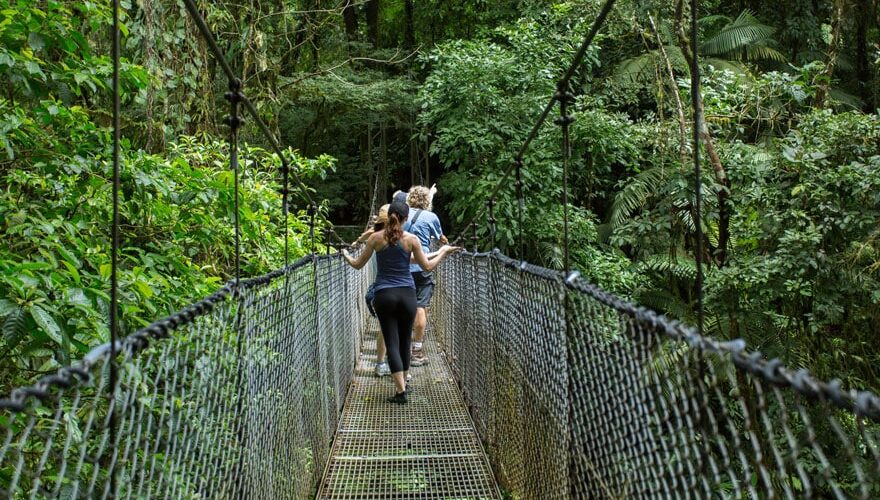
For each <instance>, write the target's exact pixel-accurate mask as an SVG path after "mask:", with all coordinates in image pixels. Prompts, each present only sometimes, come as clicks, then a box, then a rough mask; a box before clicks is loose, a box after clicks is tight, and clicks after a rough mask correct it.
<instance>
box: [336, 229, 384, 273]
mask: <svg viewBox="0 0 880 500" xmlns="http://www.w3.org/2000/svg"><path fill="white" fill-rule="evenodd" d="M376 234H378V233H374V234H373V235H371V236H370V237H369V239H367V244H366V245H364V251H363V252H361V254H360V255H358V256H357V258H354V257H352V256H351V255H349V253H348V251H347V250H343V251H342V256H343V257H345V261H346V262H348V264H349V265H350V266H351V267H353V268H355V269H360V268H362V267H364V266H365V265H366V264H367V262H369V260H370V257H372V256H373V245H374V244H375V236H376Z"/></svg>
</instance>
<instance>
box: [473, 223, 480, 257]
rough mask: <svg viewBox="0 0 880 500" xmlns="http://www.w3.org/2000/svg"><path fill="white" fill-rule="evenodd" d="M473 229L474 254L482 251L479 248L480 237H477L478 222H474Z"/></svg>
mask: <svg viewBox="0 0 880 500" xmlns="http://www.w3.org/2000/svg"><path fill="white" fill-rule="evenodd" d="M471 229H473V234H472V235H471V243H472V244H473V246H474V247H473V248H474V253H477V252H479V251H480V249H479V246H478V245H479V242H480V237H479V236H477V222H476V221H474V222H473V224H471Z"/></svg>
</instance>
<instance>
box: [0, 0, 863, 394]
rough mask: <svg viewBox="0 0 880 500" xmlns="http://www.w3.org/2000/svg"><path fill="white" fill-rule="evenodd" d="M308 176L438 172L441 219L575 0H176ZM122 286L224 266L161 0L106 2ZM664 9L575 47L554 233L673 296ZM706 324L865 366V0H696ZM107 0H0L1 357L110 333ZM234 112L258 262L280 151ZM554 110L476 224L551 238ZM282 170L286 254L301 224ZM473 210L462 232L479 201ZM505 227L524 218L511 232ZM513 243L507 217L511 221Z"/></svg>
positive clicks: (512, 148)
mask: <svg viewBox="0 0 880 500" xmlns="http://www.w3.org/2000/svg"><path fill="white" fill-rule="evenodd" d="M199 3H200V6H201V8H202V9H203V12H204V14H205V15H206V17H207V19H208V21H209V24H210V25H211V27H212V29H213V30H214V31H215V33H217V34H218V37H219V40H220V45H221V48H222V50H224V51H225V53H226V54H227V61H229V63H230V64H231V65H232V67H233V69H234V70H235V71H236V73H237V74H240V75H241V79H242V81H243V82H244V86H245V91H246V93H247V95H248V96H249V97H250V98H251V100H252V101H253V102H255V103H256V106H257V109H258V111H259V113H260V114H261V116H262V117H263V119H264V120H265V121H266V122H267V123H268V124H269V127H270V129H271V130H272V131H273V132H274V133H275V134H276V136H277V137H279V139H280V140H281V143H282V144H283V145H284V146H285V147H287V148H288V150H287V151H286V154H288V155H289V158H290V159H291V161H292V162H293V164H295V165H296V168H297V170H298V171H299V172H300V174H301V175H303V177H304V178H305V180H306V183H307V184H308V185H309V186H310V189H312V190H313V191H314V194H315V196H316V197H317V198H319V199H322V200H325V201H324V203H323V204H322V215H323V217H319V226H321V227H319V228H318V229H319V236H318V239H319V240H321V236H320V234H321V228H322V227H323V225H324V224H325V222H324V219H326V220H330V221H333V222H335V223H337V224H352V225H363V224H364V223H365V221H366V219H367V217H368V215H369V211H370V209H371V207H372V206H374V204H375V203H374V201H379V202H383V201H385V200H387V198H388V197H389V195H390V193H391V192H393V191H394V190H396V189H406V188H407V187H408V186H409V185H412V184H425V185H430V184H433V183H435V182H436V183H437V184H438V187H439V193H438V194H437V196H436V198H435V206H436V209H437V211H438V213H440V215H441V217H442V219H443V221H444V224H445V227H446V229H447V232H449V233H451V234H456V233H457V231H458V229H459V226H460V225H461V224H462V223H463V222H464V221H466V220H468V219H469V218H470V217H471V216H472V215H473V214H475V213H476V211H477V210H479V209H480V208H481V207H483V204H484V203H485V200H486V198H487V196H488V193H489V192H490V190H492V189H493V187H494V185H495V184H496V182H497V181H498V179H499V178H500V176H501V174H502V172H503V171H504V170H505V169H506V168H507V167H508V166H509V165H510V164H511V162H512V161H513V159H514V156H515V154H516V151H517V150H518V149H519V147H520V146H521V144H522V142H523V141H524V139H525V137H526V136H527V134H528V132H529V129H530V128H531V126H532V124H533V123H534V122H535V120H536V119H537V117H538V114H539V113H540V110H541V107H542V106H543V105H544V104H546V102H547V101H548V99H549V97H550V96H551V95H552V93H553V92H554V91H555V84H556V80H557V78H558V77H559V76H560V74H561V73H562V72H563V71H564V70H565V68H566V67H567V65H568V63H569V61H570V60H571V57H572V55H573V53H574V51H575V49H576V47H577V45H578V43H579V42H580V40H581V38H582V37H583V35H584V33H586V31H587V30H588V29H589V26H590V24H591V23H592V21H593V19H594V17H595V16H596V14H597V13H598V11H599V7H600V3H601V2H599V1H598V0H570V1H559V0H496V1H487V0H456V1H447V0H423V1H418V2H417V1H414V0H358V1H341V2H340V1H338V0H332V1H330V0H273V1H268V2H263V1H255V0H245V1H238V2H227V1H222V0H221V1H207V0H203V1H200V2H199ZM123 9H124V12H123V13H122V15H123V24H124V26H123V28H124V29H123V39H122V43H123V62H122V91H123V92H122V100H123V102H122V107H123V138H124V144H123V164H122V172H123V174H122V175H123V193H122V198H123V204H122V220H123V226H122V231H123V234H122V239H123V252H122V255H123V257H122V275H121V283H122V300H121V302H122V304H123V313H122V319H123V325H124V329H125V331H131V330H132V329H135V328H137V327H139V326H142V325H144V324H146V323H148V322H150V321H152V320H153V319H155V318H157V317H159V316H162V315H164V314H167V313H169V312H170V311H172V310H175V309H177V308H179V307H181V306H183V305H185V304H186V303H187V302H190V301H191V300H192V299H194V298H196V297H200V296H203V295H205V294H207V293H209V292H210V291H212V290H213V289H215V288H216V287H217V286H218V284H219V283H221V282H223V281H225V280H227V279H229V278H230V276H231V274H232V260H233V243H232V242H233V234H232V229H231V220H232V215H233V214H232V208H231V207H232V172H231V171H230V170H229V164H228V157H227V151H228V147H227V145H226V142H225V133H226V131H225V127H224V125H223V118H224V116H225V115H226V114H227V112H228V105H227V103H226V101H225V100H224V99H223V94H224V92H225V91H226V88H227V82H226V79H225V77H224V76H223V74H222V72H220V71H219V68H218V66H217V64H216V62H215V61H213V60H212V58H211V57H210V56H209V54H208V48H207V46H206V44H205V42H204V40H203V39H202V38H201V37H200V36H199V34H198V32H197V29H196V27H195V25H194V24H193V23H192V21H191V20H189V19H188V18H187V16H186V12H185V9H184V8H183V4H182V2H178V1H173V0H167V1H165V0H162V1H147V0H129V1H123ZM690 15H691V13H690V12H689V8H688V6H687V5H685V4H684V3H683V2H681V1H680V0H678V1H672V2H670V1H658V0H644V1H632V0H630V1H620V2H618V4H617V6H616V7H615V10H614V12H613V13H612V15H611V16H610V17H609V19H608V21H607V23H606V25H605V26H604V27H603V29H602V31H601V34H600V36H599V37H598V38H597V40H596V43H595V44H594V46H593V47H592V48H591V49H590V51H589V53H588V54H587V58H586V61H585V63H584V64H583V65H582V66H581V67H579V68H577V71H576V73H575V77H574V80H573V84H572V91H573V92H574V94H575V95H576V96H577V100H576V103H575V105H574V117H575V120H576V121H575V122H574V124H573V126H572V148H573V164H572V176H571V189H570V200H571V217H572V233H571V234H572V241H571V248H572V258H573V263H574V265H575V266H576V267H577V268H578V269H579V270H580V271H581V272H582V274H584V275H586V276H588V277H589V278H590V279H592V280H593V281H595V282H597V283H598V284H600V285H601V286H603V287H605V288H607V289H609V290H611V291H613V292H615V293H618V294H621V295H624V296H626V297H628V298H630V299H631V300H633V301H635V302H637V303H640V304H643V305H646V306H649V307H652V308H655V309H657V310H659V311H661V312H664V313H666V314H669V315H671V316H673V317H676V318H679V319H682V320H684V321H691V322H692V321H694V318H695V300H696V297H695V293H694V291H695V277H696V264H695V255H694V249H695V248H696V241H695V238H696V235H695V230H694V227H695V224H694V210H693V205H694V203H693V202H694V189H693V180H692V179H693V178H692V171H691V168H692V167H691V165H692V160H691V158H692V152H691V147H690V130H691V126H692V111H691V106H690V102H691V95H690V84H689V76H690V75H689V71H688V67H689V61H690V59H691V58H692V57H693V54H694V49H695V47H692V46H691V44H690V41H689V36H688V33H687V32H686V31H687V30H686V28H687V26H688V23H689V16H690ZM696 15H697V17H698V23H699V39H698V43H697V47H696V49H697V51H698V53H699V54H700V57H701V62H702V63H701V68H702V73H703V87H702V92H701V95H700V96H698V98H699V101H700V103H701V105H702V106H703V107H704V112H705V116H706V120H707V127H706V129H705V130H703V132H702V138H703V141H704V143H705V149H704V151H703V155H702V156H703V158H704V162H703V166H704V171H703V177H702V179H703V186H702V195H703V200H704V207H705V210H704V214H703V220H702V223H703V224H702V225H703V227H704V228H705V232H706V234H705V239H704V242H703V248H704V249H705V254H704V255H703V260H704V261H705V262H707V263H708V264H707V266H706V267H705V270H704V271H705V293H706V305H705V307H706V327H707V331H708V333H709V334H711V335H713V336H716V337H719V338H736V337H742V338H745V339H746V340H747V341H748V343H749V344H750V345H751V346H753V347H754V348H756V349H760V350H762V351H764V352H765V353H766V354H767V355H768V356H771V357H772V356H778V357H780V358H782V359H783V360H784V361H785V362H786V363H787V364H790V365H792V366H803V367H808V368H810V369H812V370H814V371H815V372H816V373H817V374H818V375H819V376H820V377H822V378H830V377H832V376H838V377H841V378H844V379H845V382H846V383H847V384H849V385H852V386H858V387H866V388H872V389H874V390H880V373H878V367H880V349H878V347H877V342H876V339H877V338H878V335H880V327H878V325H880V224H878V222H880V220H878V217H880V118H878V114H877V109H878V106H880V11H878V2H877V0H781V1H773V2H770V1H767V0H739V1H735V2H733V1H727V2H722V1H719V0H707V1H703V2H702V8H701V11H700V12H698V13H696ZM110 19H111V10H110V3H109V0H93V1H88V2H83V1H72V0H39V1H32V0H0V82H2V84H0V117H2V118H0V176H2V182H0V186H2V190H0V228H2V239H3V244H2V245H0V325H2V336H0V356H2V359H3V363H2V369H0V380H2V381H3V383H4V385H5V387H6V388H7V389H8V388H9V387H11V386H13V385H16V384H18V383H20V382H21V381H22V380H24V379H28V380H30V379H32V377H33V376H34V375H36V374H38V373H45V372H47V371H49V370H52V369H54V368H57V366H59V364H65V363H67V362H69V361H70V360H71V359H74V358H76V357H79V356H81V355H82V354H83V353H84V352H86V351H87V350H88V349H89V348H90V347H93V346H95V345H96V344H99V343H101V342H105V341H106V340H107V338H108V331H107V327H106V323H107V321H106V315H107V307H108V306H107V304H108V296H107V289H108V276H109V255H108V253H109V224H108V221H109V220H110V196H111V186H110V183H109V176H110V168H111V167H110V164H109V161H108V159H109V154H110V132H109V128H108V127H109V123H110V109H111V107H110V106H111V102H110V93H109V87H110V75H111V60H110V58H109V27H110ZM242 135H243V140H244V141H245V142H246V143H247V145H245V146H243V147H244V151H243V159H244V160H243V161H244V164H243V169H242V172H243V185H242V209H241V215H242V223H243V225H242V229H243V263H244V264H243V269H244V273H245V274H249V275H255V274H259V273H262V272H265V271H268V270H269V269H271V268H274V267H277V266H278V265H279V264H280V263H281V262H282V257H281V255H282V249H283V229H282V228H283V220H282V216H281V208H280V204H281V201H280V195H279V194H278V192H277V190H278V187H279V186H278V179H279V175H278V166H279V161H278V160H277V158H274V157H273V156H272V155H270V154H268V153H267V147H268V144H266V142H265V141H264V140H263V139H262V138H261V136H260V135H259V133H258V131H257V129H256V128H255V127H254V126H253V124H252V123H249V124H247V125H246V126H245V129H244V132H243V134H242ZM560 140H561V134H560V132H559V130H558V127H556V126H554V125H553V124H552V123H548V125H547V126H545V127H544V128H543V129H542V130H541V132H540V133H539V135H538V137H537V139H536V140H535V141H534V142H533V144H532V145H531V147H530V149H529V150H528V152H527V153H526V155H525V161H524V169H523V181H524V193H525V210H524V212H523V219H522V221H520V220H519V217H518V210H517V206H518V203H517V199H516V193H515V190H514V186H513V183H508V184H506V185H505V187H504V188H503V189H502V190H501V192H500V196H499V203H498V205H497V207H496V211H497V217H498V219H499V224H498V235H497V241H496V245H497V246H498V247H499V248H501V249H502V250H503V251H504V252H505V253H507V254H509V255H512V256H515V257H521V258H524V259H526V260H528V261H530V262H535V263H538V264H541V265H544V266H549V267H557V268H558V267H561V265H562V262H561V261H562V253H561V247H562V245H561V237H562V236H561V235H562V208H561V206H560V199H561V194H562V193H561V177H562V169H561V162H560V158H561V151H560ZM298 200H299V198H298V197H296V196H294V197H293V210H292V213H291V215H290V220H289V223H290V227H291V248H292V256H294V257H296V256H299V255H302V254H304V253H306V252H307V251H308V250H309V248H311V246H310V245H311V240H310V239H309V238H308V226H307V222H308V216H307V215H306V212H305V208H306V207H305V205H304V204H301V203H299V201H298ZM482 222H483V221H481V228H480V235H481V236H482V237H483V240H482V243H481V245H482V246H483V248H484V249H486V248H488V245H489V241H488V238H487V234H488V229H487V227H486V225H485V224H483V223H482ZM520 234H522V238H520ZM521 244H522V245H521Z"/></svg>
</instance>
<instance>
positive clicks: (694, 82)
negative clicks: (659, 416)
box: [691, 0, 704, 335]
mask: <svg viewBox="0 0 880 500" xmlns="http://www.w3.org/2000/svg"><path fill="white" fill-rule="evenodd" d="M699 7H700V2H699V0H691V50H692V51H693V55H694V57H693V58H692V60H691V106H692V107H693V108H694V130H693V133H694V137H693V142H694V212H695V214H694V229H695V231H696V239H697V241H696V245H695V250H694V251H695V253H696V261H697V278H696V288H697V329H698V331H699V332H700V335H702V334H703V323H704V317H703V221H702V219H703V206H702V205H703V188H702V186H703V183H702V179H701V178H700V177H701V176H700V130H701V128H702V126H703V111H702V106H700V65H699V55H698V53H697V51H698V48H697V15H698V9H699Z"/></svg>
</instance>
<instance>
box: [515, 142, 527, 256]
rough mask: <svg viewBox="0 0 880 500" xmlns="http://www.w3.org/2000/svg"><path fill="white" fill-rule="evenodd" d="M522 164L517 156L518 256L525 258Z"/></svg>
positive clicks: (524, 204)
mask: <svg viewBox="0 0 880 500" xmlns="http://www.w3.org/2000/svg"><path fill="white" fill-rule="evenodd" d="M522 165H523V161H522V158H517V159H516V162H515V166H516V181H515V185H516V200H517V206H516V216H517V224H518V225H519V227H518V229H517V230H518V231H519V241H518V245H519V255H518V256H517V257H519V259H520V260H523V259H525V247H524V246H523V213H524V212H525V210H526V199H525V197H524V196H523V181H522Z"/></svg>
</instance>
